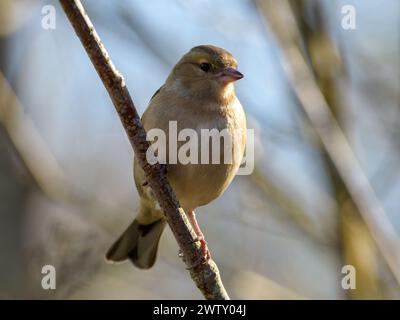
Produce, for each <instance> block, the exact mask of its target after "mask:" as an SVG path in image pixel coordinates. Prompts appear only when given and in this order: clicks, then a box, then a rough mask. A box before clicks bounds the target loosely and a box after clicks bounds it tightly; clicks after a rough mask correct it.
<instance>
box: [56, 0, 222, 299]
mask: <svg viewBox="0 0 400 320" xmlns="http://www.w3.org/2000/svg"><path fill="white" fill-rule="evenodd" d="M60 3H61V5H62V7H63V9H64V12H65V13H66V15H67V17H68V19H69V21H70V22H71V24H72V26H73V28H74V29H75V32H76V34H77V35H78V37H79V39H80V40H81V42H82V45H83V47H84V48H85V50H86V53H87V54H88V56H89V58H90V60H91V61H92V63H93V65H94V67H95V69H96V71H97V73H98V75H99V76H100V78H101V80H102V81H103V84H104V86H105V88H106V89H107V91H108V94H109V95H110V97H111V100H112V101H113V103H114V106H115V109H116V111H117V113H118V115H119V117H120V120H121V122H122V125H123V127H124V129H125V131H126V133H127V135H128V138H129V141H130V143H131V145H132V147H133V150H134V152H135V155H136V157H137V159H138V162H139V164H140V166H141V167H142V169H143V170H144V172H145V175H146V178H147V181H148V183H149V186H150V187H151V189H152V190H153V193H154V195H155V197H156V199H157V201H158V203H159V204H160V206H161V208H162V209H163V211H164V214H165V217H166V219H167V221H168V224H169V226H170V228H171V230H172V232H173V234H174V236H175V238H176V240H177V242H178V244H179V247H180V249H181V250H182V253H183V255H184V257H185V262H186V264H187V265H188V267H189V266H191V265H194V264H195V262H196V261H199V260H200V259H201V256H202V250H201V248H200V244H199V243H198V242H196V241H195V239H196V235H195V233H194V231H193V228H192V227H191V225H190V223H189V221H188V219H187V217H186V215H185V213H184V212H183V210H182V208H180V206H179V203H178V200H177V199H176V196H175V194H174V192H173V190H172V188H171V186H170V184H169V183H168V181H167V178H166V174H165V170H163V168H162V166H161V165H160V164H158V163H157V164H155V165H150V164H149V163H148V162H147V160H146V151H147V149H148V148H149V146H150V144H149V142H148V141H147V140H146V132H145V130H144V128H143V126H142V124H141V121H140V117H139V115H138V113H137V111H136V108H135V105H134V104H133V101H132V98H131V97H130V94H129V92H128V89H127V87H126V85H125V81H124V78H123V76H122V75H121V74H120V73H119V72H118V70H117V69H116V68H115V66H114V64H113V63H112V61H111V59H110V56H109V55H108V53H107V51H106V49H105V48H104V46H103V44H102V43H101V40H100V38H99V36H98V34H97V32H96V30H95V29H94V27H93V24H92V22H91V21H90V19H89V17H88V16H87V14H86V12H85V10H84V8H83V6H82V4H81V2H80V1H79V0H60ZM189 270H190V275H191V277H192V279H193V281H194V282H195V283H196V285H197V287H198V288H199V289H200V290H201V292H202V293H203V295H204V297H205V298H206V299H220V300H227V299H229V296H228V294H227V293H226V291H225V288H224V286H223V283H222V281H221V277H220V275H219V271H218V267H217V265H216V264H215V262H214V261H212V260H209V261H208V262H206V263H204V264H200V265H198V266H197V267H195V268H191V269H189Z"/></svg>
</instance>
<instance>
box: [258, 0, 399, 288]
mask: <svg viewBox="0 0 400 320" xmlns="http://www.w3.org/2000/svg"><path fill="white" fill-rule="evenodd" d="M256 3H257V5H258V7H259V8H260V11H261V12H262V14H263V16H264V17H265V18H266V20H267V21H268V23H269V25H270V26H271V28H272V30H273V32H274V33H275V35H276V36H277V39H278V41H279V43H280V45H281V47H282V55H283V57H284V61H285V71H286V74H287V77H288V81H289V83H290V85H291V86H292V89H293V91H294V93H295V95H296V96H297V98H298V100H299V102H300V104H301V106H302V107H303V109H304V111H305V113H306V114H307V116H308V118H309V119H310V122H311V124H312V126H313V128H314V129H315V131H316V132H317V134H318V135H319V137H320V139H321V142H322V144H323V147H324V149H325V150H326V153H327V154H328V156H329V157H330V158H331V160H332V163H333V164H334V166H335V167H336V170H337V171H338V173H339V175H340V177H341V179H342V180H343V183H344V184H345V186H346V188H347V190H348V192H349V194H350V196H351V198H352V200H353V201H354V203H355V205H356V206H357V209H358V210H359V212H360V214H361V216H362V217H363V219H364V220H365V222H366V225H367V226H368V229H369V231H370V232H371V235H372V237H373V238H374V240H375V242H376V244H377V246H378V248H379V250H380V251H381V252H382V255H383V257H384V258H385V260H386V262H387V263H388V266H389V267H390V269H391V271H392V272H393V275H394V276H395V278H396V279H397V281H398V282H399V283H400V251H399V250H400V246H399V243H400V241H399V237H398V235H397V233H396V231H395V230H394V228H393V225H392V224H391V223H390V221H389V219H388V218H387V216H386V214H385V212H384V210H383V208H382V206H381V204H380V203H379V201H378V199H377V197H376V195H375V192H374V190H373V188H372V187H371V185H370V183H369V181H368V179H367V177H366V176H365V174H364V172H363V170H362V168H361V166H360V163H359V161H358V160H357V158H356V156H355V154H354V152H353V150H352V149H351V146H350V143H349V142H348V140H347V138H346V136H345V134H344V133H343V131H342V130H341V128H340V126H339V125H338V123H337V121H336V120H335V118H334V116H333V115H332V112H331V110H330V108H329V105H328V103H327V102H326V100H325V98H324V96H323V95H322V94H321V92H320V90H319V88H318V86H317V84H316V83H315V79H314V76H313V74H312V72H311V71H310V70H309V67H308V65H307V62H306V60H305V59H304V56H303V54H302V52H301V49H300V48H299V46H298V40H299V35H298V31H297V26H296V22H295V19H294V17H293V14H292V11H291V10H290V8H289V3H288V2H287V1H271V0H267V1H261V0H256ZM282 18H284V20H282ZM283 21H284V23H283Z"/></svg>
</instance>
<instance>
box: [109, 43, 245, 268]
mask: <svg viewBox="0 0 400 320" xmlns="http://www.w3.org/2000/svg"><path fill="white" fill-rule="evenodd" d="M236 68H237V62H236V60H235V58H234V57H233V56H232V55H231V54H230V53H229V52H227V51H226V50H224V49H221V48H218V47H215V46H211V45H201V46H197V47H194V48H192V49H191V50H190V51H189V52H188V53H186V54H185V55H184V56H183V57H182V58H181V59H180V60H179V61H178V63H177V64H176V65H175V67H174V68H173V70H172V72H171V73H170V75H169V76H168V78H167V80H166V82H165V84H164V85H163V86H162V87H161V88H160V89H159V90H157V92H156V93H155V94H154V95H153V97H152V98H151V101H150V104H149V106H148V108H147V110H146V111H145V113H144V114H143V116H142V123H143V126H144V128H145V129H146V131H147V132H149V130H151V129H154V128H159V129H162V130H163V131H164V132H165V133H166V136H167V137H168V136H169V128H170V126H169V125H170V123H171V121H176V124H177V130H178V132H180V131H181V130H183V129H193V130H195V131H196V133H198V134H199V136H200V135H201V130H202V129H209V130H212V129H217V130H219V131H222V130H225V131H226V132H228V135H229V138H230V139H231V150H230V151H232V155H233V156H232V159H231V161H230V162H229V163H224V161H220V163H211V161H210V162H209V163H206V164H204V163H202V162H201V161H199V162H200V163H185V164H182V163H180V162H179V160H178V161H177V163H169V162H167V166H166V168H167V177H168V181H169V182H170V183H171V186H172V188H173V190H174V191H175V193H176V196H177V198H178V200H179V203H180V205H181V206H182V208H183V210H184V211H185V213H186V214H187V216H188V219H189V221H190V223H191V224H192V226H193V229H194V231H195V232H196V234H197V236H198V241H200V242H201V245H202V249H203V253H204V257H203V258H204V259H209V257H210V255H209V252H208V249H207V244H206V242H205V240H204V238H203V234H202V232H201V230H200V228H199V225H198V224H197V221H196V217H195V213H194V210H195V209H196V208H197V207H199V206H203V205H205V204H208V203H209V202H211V201H213V200H214V199H216V198H217V197H218V196H220V195H221V194H222V193H223V192H224V191H225V189H226V188H227V187H228V186H229V184H230V183H231V182H232V180H233V178H234V176H235V174H236V172H237V170H238V168H239V166H240V163H241V161H242V157H243V154H244V149H245V144H246V117H245V114H244V111H243V109H242V106H241V104H240V102H239V100H238V99H237V97H236V94H235V90H234V85H233V83H234V82H235V81H236V80H239V79H241V78H243V75H242V74H241V73H240V72H239V71H237V70H236ZM238 133H239V134H238ZM176 143H177V145H178V148H179V147H180V146H182V145H183V144H184V143H185V142H182V141H177V142H176ZM165 148H166V150H165V152H166V154H167V160H168V159H169V152H168V150H169V144H168V142H167V144H166V146H165ZM200 149H201V145H200V143H199V145H198V150H199V154H200V152H201V150H200ZM211 152H213V151H211ZM223 152H224V149H222V151H221V155H218V158H219V157H221V159H222V157H223V154H222V153H223ZM134 177H135V183H136V187H137V190H138V192H139V195H140V209H139V212H138V215H137V217H136V219H135V220H134V222H133V223H132V224H131V225H130V226H129V227H128V229H127V230H126V231H125V232H124V233H123V234H122V235H121V237H120V238H119V239H118V240H117V241H116V242H115V243H114V244H113V246H112V247H111V248H110V249H109V251H108V253H107V255H106V259H107V260H108V261H111V262H120V261H124V260H126V259H130V260H131V261H132V262H133V263H134V264H135V265H136V266H137V267H139V268H143V269H147V268H150V267H151V266H153V264H154V262H155V260H156V254H157V247H158V243H159V240H160V237H161V234H162V232H163V230H164V227H165V223H166V221H165V218H164V215H163V212H162V211H161V209H160V207H159V205H158V203H157V202H156V200H155V199H154V197H153V195H152V193H151V190H150V189H149V186H147V183H146V179H145V176H144V173H143V171H142V169H141V168H140V166H139V165H138V163H137V161H136V159H135V161H134ZM202 261H204V260H202ZM202 261H199V263H201V262H202Z"/></svg>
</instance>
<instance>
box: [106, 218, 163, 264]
mask: <svg viewBox="0 0 400 320" xmlns="http://www.w3.org/2000/svg"><path fill="white" fill-rule="evenodd" d="M164 227H165V220H164V219H161V220H158V221H156V222H153V223H152V224H148V225H141V224H139V223H138V222H137V221H136V220H135V221H133V222H132V224H131V225H130V226H129V227H128V229H126V231H125V232H124V233H123V234H122V235H121V237H119V239H118V240H117V241H116V242H115V243H114V244H113V245H112V246H111V248H110V249H109V250H108V252H107V254H106V259H107V261H110V262H121V261H124V260H126V259H130V260H131V261H132V263H133V264H134V265H135V266H137V267H138V268H141V269H148V268H151V267H152V266H153V265H154V263H155V261H156V257H157V249H158V243H159V241H160V237H161V234H162V232H163V230H164Z"/></svg>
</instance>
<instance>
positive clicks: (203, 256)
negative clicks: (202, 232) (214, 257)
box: [178, 237, 211, 270]
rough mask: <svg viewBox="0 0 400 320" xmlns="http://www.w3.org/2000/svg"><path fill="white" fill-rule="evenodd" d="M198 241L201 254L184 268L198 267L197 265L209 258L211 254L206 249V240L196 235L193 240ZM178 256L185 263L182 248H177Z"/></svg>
mask: <svg viewBox="0 0 400 320" xmlns="http://www.w3.org/2000/svg"><path fill="white" fill-rule="evenodd" d="M198 241H199V242H200V249H201V252H202V254H201V255H200V257H199V258H198V259H197V260H196V261H194V262H193V263H192V264H191V265H190V266H188V267H187V268H186V269H188V270H191V269H194V268H196V267H198V266H199V265H202V264H204V263H206V262H207V261H208V260H210V259H211V254H210V251H209V250H208V246H207V241H206V240H205V239H204V238H203V237H197V238H196V239H194V241H193V242H198ZM178 256H179V257H180V258H182V259H183V261H184V262H185V263H186V259H185V256H184V254H183V252H182V250H179V254H178Z"/></svg>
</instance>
